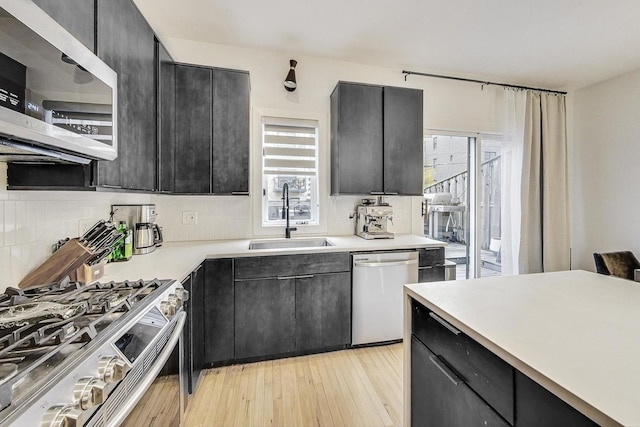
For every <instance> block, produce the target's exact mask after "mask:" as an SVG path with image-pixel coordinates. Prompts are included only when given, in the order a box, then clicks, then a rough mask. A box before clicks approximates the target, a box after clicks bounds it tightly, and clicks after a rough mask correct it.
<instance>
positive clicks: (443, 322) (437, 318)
mask: <svg viewBox="0 0 640 427" xmlns="http://www.w3.org/2000/svg"><path fill="white" fill-rule="evenodd" d="M429 317H431V318H432V319H433V320H435V321H436V322H438V323H440V324H441V325H442V326H444V327H445V328H447V329H448V330H450V331H451V332H453V333H454V334H455V335H460V329H458V328H456V327H455V326H453V325H452V324H451V323H449V322H447V321H446V320H444V319H443V318H442V317H440V316H438V315H437V314H435V313H434V312H433V311H430V312H429Z"/></svg>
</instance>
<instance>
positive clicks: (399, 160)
mask: <svg viewBox="0 0 640 427" xmlns="http://www.w3.org/2000/svg"><path fill="white" fill-rule="evenodd" d="M422 97H423V95H422V91H421V90H416V89H406V88H397V87H389V86H385V88H384V114H383V116H384V192H385V193H389V194H393V193H397V194H407V195H417V196H421V195H422V181H423V179H422V174H423V164H422V162H423V157H422V148H423V147H422V145H423V142H422V140H423V136H422V133H423V129H422V121H423V118H422V117H423V115H422Z"/></svg>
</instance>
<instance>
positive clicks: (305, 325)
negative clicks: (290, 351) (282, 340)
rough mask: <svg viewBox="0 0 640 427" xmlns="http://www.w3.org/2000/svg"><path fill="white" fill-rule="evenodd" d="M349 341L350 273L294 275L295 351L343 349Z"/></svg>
mask: <svg viewBox="0 0 640 427" xmlns="http://www.w3.org/2000/svg"><path fill="white" fill-rule="evenodd" d="M350 342H351V274H350V273H349V272H344V273H334V274H318V275H310V276H306V277H305V276H302V277H299V278H296V351H298V352H309V351H312V350H323V349H333V348H345V347H346V346H347V345H348V344H349V343H350Z"/></svg>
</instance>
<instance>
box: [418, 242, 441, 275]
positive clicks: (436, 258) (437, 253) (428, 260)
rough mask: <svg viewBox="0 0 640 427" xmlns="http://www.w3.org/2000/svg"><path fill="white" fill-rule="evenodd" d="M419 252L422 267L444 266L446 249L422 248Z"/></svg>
mask: <svg viewBox="0 0 640 427" xmlns="http://www.w3.org/2000/svg"><path fill="white" fill-rule="evenodd" d="M418 251H419V266H420V267H431V266H433V265H444V248H421V249H418ZM442 280H444V279H442Z"/></svg>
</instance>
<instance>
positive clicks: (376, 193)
mask: <svg viewBox="0 0 640 427" xmlns="http://www.w3.org/2000/svg"><path fill="white" fill-rule="evenodd" d="M369 194H371V195H372V196H384V191H371V192H370V193H369Z"/></svg>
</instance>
